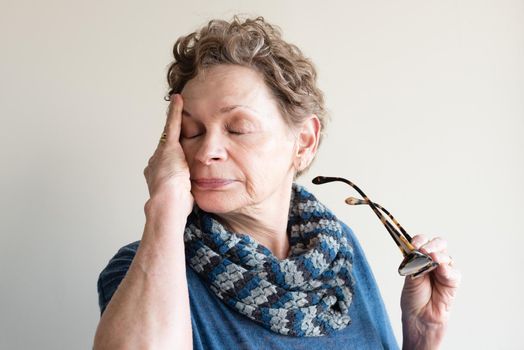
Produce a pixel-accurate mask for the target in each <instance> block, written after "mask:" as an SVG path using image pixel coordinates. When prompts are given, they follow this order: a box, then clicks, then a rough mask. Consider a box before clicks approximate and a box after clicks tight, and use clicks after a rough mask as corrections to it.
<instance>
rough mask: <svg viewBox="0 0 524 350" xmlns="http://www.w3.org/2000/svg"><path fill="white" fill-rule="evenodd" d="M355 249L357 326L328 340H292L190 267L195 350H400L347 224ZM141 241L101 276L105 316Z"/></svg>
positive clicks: (352, 309) (351, 313) (354, 312)
mask: <svg viewBox="0 0 524 350" xmlns="http://www.w3.org/2000/svg"><path fill="white" fill-rule="evenodd" d="M342 227H343V228H344V230H345V232H347V234H348V238H349V242H350V244H351V245H352V246H353V254H354V255H353V271H352V273H353V276H354V279H355V285H354V294H353V301H352V303H351V306H350V309H349V316H350V317H351V323H350V324H349V325H348V326H347V327H346V328H344V329H342V330H339V331H335V332H334V333H332V334H330V335H327V336H322V337H292V336H286V335H281V334H278V333H275V332H272V331H270V330H268V329H266V328H264V327H263V326H262V325H260V324H258V323H256V322H255V321H253V320H251V319H249V318H248V317H247V316H244V315H242V314H240V313H239V312H238V311H236V310H234V309H233V308H231V307H229V306H227V305H226V304H225V303H224V302H222V301H221V300H220V299H219V298H218V297H217V296H215V294H214V293H213V292H212V291H211V290H210V289H209V288H208V287H207V286H206V284H205V283H204V282H203V280H202V279H201V278H200V276H199V275H198V274H197V273H196V272H195V271H193V269H192V268H191V267H189V265H186V276H187V284H188V289H189V299H190V307H191V324H192V328H193V348H194V349H198V350H201V349H206V350H207V349H250V350H251V349H253V350H261V349H304V350H309V349H323V350H327V349H337V350H344V349H398V344H397V341H396V339H395V336H394V334H393V330H392V329H391V324H390V322H389V318H388V315H387V312H386V309H385V307H384V303H383V301H382V297H381V295H380V292H379V289H378V287H377V284H376V281H375V278H374V276H373V273H372V272H371V269H370V267H369V264H368V262H367V260H366V257H365V256H364V252H363V251H362V247H361V246H360V244H359V243H358V241H357V239H356V237H355V236H354V233H353V231H352V230H351V228H349V227H348V226H347V225H345V224H343V223H342ZM139 244H140V241H136V242H133V243H130V244H128V245H126V246H124V247H122V248H121V249H120V250H118V252H117V253H116V255H115V256H114V257H113V258H112V259H111V260H110V261H109V263H108V265H107V267H106V268H105V269H104V270H103V271H102V272H101V273H100V276H99V279H98V297H99V306H100V314H102V313H103V312H104V310H105V308H106V306H107V304H108V303H109V301H110V300H111V297H112V296H113V293H114V292H115V291H116V289H117V287H118V285H119V284H120V282H121V281H122V279H123V278H124V276H125V274H126V272H127V270H128V269H129V265H130V264H131V261H132V260H133V257H134V256H135V254H136V250H137V248H138V245H139Z"/></svg>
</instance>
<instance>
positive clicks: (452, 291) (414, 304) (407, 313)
mask: <svg viewBox="0 0 524 350" xmlns="http://www.w3.org/2000/svg"><path fill="white" fill-rule="evenodd" d="M412 244H413V245H414V246H415V248H417V249H418V250H420V251H421V252H422V253H425V254H428V255H430V256H431V258H432V259H433V260H434V261H436V262H437V263H439V266H438V267H437V268H436V269H434V270H433V271H431V272H430V273H428V274H426V275H424V276H421V277H419V278H411V277H409V276H408V277H406V279H405V281H404V288H403V289H402V296H401V299H400V306H401V309H402V330H403V349H436V348H438V347H439V345H440V343H441V341H442V339H443V337H444V333H445V331H446V326H447V323H448V319H449V314H450V309H451V305H452V304H453V300H454V299H455V295H456V293H457V289H458V287H459V284H460V280H461V275H460V272H459V271H458V270H457V269H455V268H454V267H453V260H452V258H451V257H450V256H449V255H448V253H447V242H446V240H444V239H443V238H440V237H437V238H433V239H431V240H428V239H427V238H426V237H425V236H423V235H417V236H415V237H413V241H412Z"/></svg>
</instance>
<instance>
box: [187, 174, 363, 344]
mask: <svg viewBox="0 0 524 350" xmlns="http://www.w3.org/2000/svg"><path fill="white" fill-rule="evenodd" d="M287 233H288V237H289V243H290V246H291V250H290V255H289V256H288V257H287V258H286V259H284V260H279V259H278V258H276V257H275V256H274V255H273V254H272V253H271V251H270V250H269V249H267V248H266V247H265V246H263V245H262V244H259V243H257V242H256V241H255V240H254V239H253V238H251V237H250V236H249V235H247V234H237V233H233V232H230V231H228V230H227V229H226V228H225V227H224V226H223V225H222V224H220V223H219V222H218V221H217V219H216V217H214V216H213V215H212V214H209V213H206V212H204V211H202V210H199V209H198V208H197V207H196V206H195V209H194V210H193V212H192V213H191V215H190V216H189V218H188V224H187V225H186V230H185V233H184V241H185V247H186V259H187V262H188V263H189V265H190V266H191V268H193V270H195V271H196V272H197V273H198V274H199V275H200V276H201V277H202V278H203V279H204V281H205V282H206V283H207V284H208V286H209V288H210V289H211V290H212V291H213V292H214V293H215V294H216V295H217V297H218V298H220V299H221V300H222V301H223V302H224V303H226V304H227V305H229V306H230V307H232V308H234V309H235V310H237V311H238V312H240V313H242V314H244V315H246V316H247V317H249V318H250V319H252V320H254V321H256V322H258V323H260V324H262V325H263V326H264V327H266V328H267V329H270V330H271V331H273V332H277V333H280V334H284V335H289V336H296V337H312V336H323V335H326V334H329V333H331V332H333V331H335V330H340V329H343V328H345V327H346V326H347V325H348V324H349V323H350V322H351V319H350V317H349V314H348V313H349V306H350V304H351V300H352V296H353V277H352V275H351V269H352V254H353V250H352V247H351V245H350V244H349V242H348V241H347V236H346V234H345V232H344V231H343V229H342V226H341V224H340V222H339V221H338V219H337V218H336V217H335V215H334V214H333V213H331V211H330V210H329V209H327V208H326V207H325V206H324V205H323V204H321V203H320V202H319V201H318V200H317V199H316V198H315V197H314V196H313V194H311V193H309V192H308V191H307V190H306V189H305V188H304V187H302V186H300V185H297V184H293V189H292V196H291V206H290V210H289V220H288V227H287Z"/></svg>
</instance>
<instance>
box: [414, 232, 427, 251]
mask: <svg viewBox="0 0 524 350" xmlns="http://www.w3.org/2000/svg"><path fill="white" fill-rule="evenodd" d="M428 240H429V239H428V238H427V237H426V236H425V235H422V234H421V235H416V236H413V238H412V239H411V244H413V246H414V247H415V248H417V249H418V248H420V246H422V245H423V244H426V242H428Z"/></svg>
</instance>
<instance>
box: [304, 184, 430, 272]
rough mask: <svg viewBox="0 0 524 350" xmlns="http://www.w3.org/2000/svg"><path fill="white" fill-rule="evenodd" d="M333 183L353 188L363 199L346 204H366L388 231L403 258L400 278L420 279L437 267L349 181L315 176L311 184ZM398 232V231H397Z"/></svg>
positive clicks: (349, 200)
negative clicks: (345, 184)
mask: <svg viewBox="0 0 524 350" xmlns="http://www.w3.org/2000/svg"><path fill="white" fill-rule="evenodd" d="M333 181H341V182H345V183H347V184H348V185H350V186H351V187H353V188H354V189H355V190H356V191H357V192H358V193H359V194H360V195H361V196H362V197H363V198H364V199H358V198H355V197H348V198H346V203H347V204H350V205H359V204H367V205H369V206H370V207H371V209H373V211H374V212H375V214H377V216H378V217H379V219H380V221H382V223H383V224H384V226H386V229H387V230H388V232H389V234H390V236H391V238H393V240H394V241H395V243H396V244H397V246H398V247H399V249H400V251H401V252H402V255H403V256H404V260H402V263H401V264H400V266H399V268H398V273H399V274H400V275H401V276H411V277H412V278H416V277H420V276H422V275H424V274H426V273H428V272H430V271H431V270H433V269H435V268H436V267H437V266H438V263H437V262H435V261H433V259H431V257H430V256H429V255H427V254H424V253H421V252H420V251H418V250H417V249H416V248H415V247H414V246H413V245H412V244H411V241H412V238H411V236H410V235H409V234H408V233H407V232H406V231H405V230H404V228H403V227H402V226H400V224H399V223H398V221H397V220H396V219H395V218H394V217H393V215H391V214H390V213H389V212H388V211H387V210H386V209H384V208H383V207H382V206H381V205H379V204H377V203H373V202H372V201H371V200H369V198H368V196H366V194H365V193H364V192H362V190H361V189H360V188H358V186H357V185H355V184H354V183H352V182H351V181H349V180H346V179H344V178H341V177H327V176H317V177H315V178H314V179H313V181H312V182H313V183H314V184H316V185H320V184H324V183H328V182H333ZM379 209H380V210H382V211H383V212H384V213H386V215H387V216H388V217H389V218H390V219H391V220H392V221H393V223H395V225H396V226H397V227H398V230H397V229H396V228H395V227H394V226H393V225H392V224H391V222H390V221H388V220H387V219H386V217H385V216H384V215H382V213H381V212H380V210H379ZM399 230H400V231H399Z"/></svg>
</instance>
